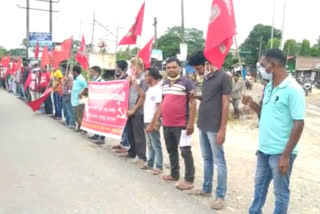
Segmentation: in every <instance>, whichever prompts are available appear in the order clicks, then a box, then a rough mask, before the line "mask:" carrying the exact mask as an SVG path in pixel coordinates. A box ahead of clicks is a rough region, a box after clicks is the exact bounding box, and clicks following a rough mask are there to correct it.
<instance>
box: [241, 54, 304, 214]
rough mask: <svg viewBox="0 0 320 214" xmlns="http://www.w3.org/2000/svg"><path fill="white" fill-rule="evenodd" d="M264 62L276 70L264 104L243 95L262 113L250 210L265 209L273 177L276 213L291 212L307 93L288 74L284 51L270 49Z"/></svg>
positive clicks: (271, 71)
mask: <svg viewBox="0 0 320 214" xmlns="http://www.w3.org/2000/svg"><path fill="white" fill-rule="evenodd" d="M260 66H261V67H262V68H263V69H265V71H266V72H267V73H268V74H272V81H271V82H269V83H268V84H267V86H266V87H265V89H264V97H263V101H262V105H259V104H257V103H256V102H254V101H253V99H252V98H251V97H250V96H243V99H242V102H243V104H245V105H248V106H250V107H251V108H252V109H253V110H254V111H256V112H257V113H258V115H259V116H260V125H259V146H258V151H257V169H256V177H255V193H254V199H253V202H252V204H251V207H250V209H249V213H250V214H260V213H262V208H263V205H264V203H265V200H266V197H267V192H268V187H269V184H270V182H271V180H273V186H274V195H275V208H274V212H273V213H274V214H285V213H287V212H288V205H289V198H290V189H289V183H290V177H291V172H292V167H293V163H294V160H295V159H296V157H297V153H298V147H297V143H298V141H299V139H300V136H301V134H302V131H303V127H304V115H305V96H304V91H303V89H302V88H301V86H300V85H299V84H298V83H297V82H296V81H295V80H294V79H293V78H292V77H290V76H288V74H287V72H286V56H285V54H284V53H283V52H282V51H280V50H278V49H271V50H268V51H266V52H265V53H264V55H263V57H262V58H261V60H260Z"/></svg>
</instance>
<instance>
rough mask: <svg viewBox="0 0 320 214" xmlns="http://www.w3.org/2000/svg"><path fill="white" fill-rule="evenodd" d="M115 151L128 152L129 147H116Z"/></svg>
mask: <svg viewBox="0 0 320 214" xmlns="http://www.w3.org/2000/svg"><path fill="white" fill-rule="evenodd" d="M115 152H116V153H125V152H128V149H126V148H120V149H116V150H115Z"/></svg>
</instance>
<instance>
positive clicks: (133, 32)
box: [118, 2, 145, 45]
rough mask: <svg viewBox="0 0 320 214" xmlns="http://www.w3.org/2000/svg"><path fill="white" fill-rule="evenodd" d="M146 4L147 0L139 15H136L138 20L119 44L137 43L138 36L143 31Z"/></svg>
mask: <svg viewBox="0 0 320 214" xmlns="http://www.w3.org/2000/svg"><path fill="white" fill-rule="evenodd" d="M144 5H145V2H143V4H142V6H141V8H140V10H139V13H138V15H137V16H136V20H135V22H134V24H133V25H132V27H131V28H130V30H129V32H128V33H127V34H126V35H125V36H124V37H123V38H122V39H121V40H120V42H119V44H118V45H134V44H136V43H137V37H138V36H140V35H141V33H142V25H143V16H144Z"/></svg>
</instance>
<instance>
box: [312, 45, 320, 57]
mask: <svg viewBox="0 0 320 214" xmlns="http://www.w3.org/2000/svg"><path fill="white" fill-rule="evenodd" d="M310 53H311V56H313V57H320V48H319V46H318V44H315V45H314V46H312V48H311V50H310Z"/></svg>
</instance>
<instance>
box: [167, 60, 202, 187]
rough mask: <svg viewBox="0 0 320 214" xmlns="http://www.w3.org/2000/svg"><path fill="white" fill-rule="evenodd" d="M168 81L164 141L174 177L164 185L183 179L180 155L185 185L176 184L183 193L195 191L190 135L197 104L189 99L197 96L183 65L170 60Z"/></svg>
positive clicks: (182, 183) (169, 176)
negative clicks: (183, 165)
mask: <svg viewBox="0 0 320 214" xmlns="http://www.w3.org/2000/svg"><path fill="white" fill-rule="evenodd" d="M166 70H167V73H168V79H166V80H165V81H164V82H163V85H162V91H163V100H162V103H161V116H162V124H163V131H164V139H165V144H166V147H167V151H168V153H169V160H170V167H171V173H170V175H165V176H163V177H162V178H163V180H165V181H177V180H179V178H180V166H179V151H178V147H179V146H180V150H181V156H182V157H183V159H184V164H185V176H184V181H182V182H179V183H177V185H176V187H177V188H178V189H180V190H188V189H191V188H193V181H194V175H195V167H194V161H193V155H192V151H191V135H192V134H193V131H194V122H195V117H196V109H197V106H196V105H197V104H196V100H195V99H190V96H191V95H192V94H193V93H194V92H195V85H194V83H193V82H192V81H191V80H190V79H188V78H186V77H184V76H181V71H182V69H181V62H180V61H179V60H178V59H177V58H169V59H168V60H167V62H166Z"/></svg>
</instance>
